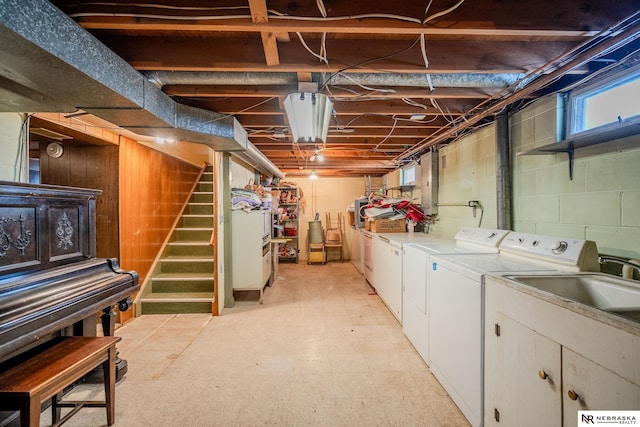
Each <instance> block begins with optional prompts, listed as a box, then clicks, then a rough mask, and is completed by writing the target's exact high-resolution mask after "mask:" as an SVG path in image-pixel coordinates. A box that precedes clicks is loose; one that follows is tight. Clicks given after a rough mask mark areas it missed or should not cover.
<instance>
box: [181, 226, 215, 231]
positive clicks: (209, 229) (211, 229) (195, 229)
mask: <svg viewBox="0 0 640 427" xmlns="http://www.w3.org/2000/svg"><path fill="white" fill-rule="evenodd" d="M175 230H189V231H213V227H184V226H183V227H176V228H175Z"/></svg>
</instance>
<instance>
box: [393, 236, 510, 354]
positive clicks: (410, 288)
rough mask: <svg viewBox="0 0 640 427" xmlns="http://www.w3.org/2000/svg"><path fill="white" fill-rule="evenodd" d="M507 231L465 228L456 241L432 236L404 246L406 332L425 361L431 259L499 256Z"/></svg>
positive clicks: (404, 315) (427, 336) (404, 326)
mask: <svg viewBox="0 0 640 427" xmlns="http://www.w3.org/2000/svg"><path fill="white" fill-rule="evenodd" d="M508 233H509V231H507V230H497V229H486V228H474V227H465V228H462V229H461V230H460V231H459V232H458V233H457V234H456V236H455V238H454V239H443V238H437V237H432V238H431V239H429V240H428V241H426V242H422V243H411V244H405V245H404V246H403V249H402V251H403V257H402V330H403V332H404V334H405V335H406V336H407V338H408V339H409V341H411V344H413V346H414V347H415V349H416V350H417V351H418V353H419V354H420V356H422V359H424V361H425V362H427V363H429V356H428V355H429V316H428V311H427V292H428V287H429V282H428V276H427V268H428V266H429V256H430V255H431V254H441V253H478V254H480V253H487V254H489V253H497V252H498V245H499V244H500V242H501V241H502V239H504V237H505V236H506V235H507V234H508Z"/></svg>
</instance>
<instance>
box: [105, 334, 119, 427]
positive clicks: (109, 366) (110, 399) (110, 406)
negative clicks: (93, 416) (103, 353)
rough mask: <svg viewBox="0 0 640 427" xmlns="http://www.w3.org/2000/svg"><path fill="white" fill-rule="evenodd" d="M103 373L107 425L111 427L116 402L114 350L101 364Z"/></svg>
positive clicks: (114, 349) (111, 349)
mask: <svg viewBox="0 0 640 427" xmlns="http://www.w3.org/2000/svg"><path fill="white" fill-rule="evenodd" d="M102 371H103V372H104V395H105V407H106V410H107V425H108V426H112V425H113V421H114V419H115V412H116V411H115V403H116V402H115V400H116V348H115V346H113V347H111V348H110V349H109V358H108V359H107V360H106V361H105V362H104V363H103V364H102Z"/></svg>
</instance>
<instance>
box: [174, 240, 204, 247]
mask: <svg viewBox="0 0 640 427" xmlns="http://www.w3.org/2000/svg"><path fill="white" fill-rule="evenodd" d="M169 245H171V246H209V241H208V240H207V241H204V240H174V241H173V242H169Z"/></svg>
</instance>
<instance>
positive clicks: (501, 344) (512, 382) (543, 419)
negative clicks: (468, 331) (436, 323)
mask: <svg viewBox="0 0 640 427" xmlns="http://www.w3.org/2000/svg"><path fill="white" fill-rule="evenodd" d="M496 323H497V324H498V325H499V328H500V332H499V333H500V336H499V337H498V336H496V335H495V333H496V331H495V329H496V326H495V324H496ZM496 323H493V324H492V326H493V329H494V330H492V331H489V332H487V335H486V339H487V340H488V341H490V342H491V345H490V347H491V350H490V349H489V348H488V347H487V346H485V357H486V360H487V364H491V365H492V368H493V369H492V372H493V374H492V375H491V376H489V375H488V374H487V375H485V400H486V405H485V418H490V419H488V420H487V421H486V422H485V425H486V426H490V425H496V426H522V427H526V426H531V427H534V426H535V427H537V426H549V427H552V426H559V425H560V420H561V418H562V407H561V404H562V399H560V393H561V391H562V388H561V387H562V384H561V378H560V377H561V369H562V368H561V347H560V345H559V344H558V343H556V342H554V341H552V340H550V339H548V338H547V337H545V336H543V335H541V334H538V333H536V332H535V331H533V330H531V329H529V328H528V327H526V326H524V325H522V324H520V323H518V322H516V321H515V320H512V319H510V318H509V317H506V316H504V315H502V314H500V313H498V314H497V322H496ZM487 345H489V343H487ZM494 369H495V370H494ZM541 372H543V373H544V374H543V376H545V375H546V376H547V378H546V379H543V378H541V377H540V373H541ZM487 406H490V407H491V409H490V412H487ZM542 408H544V409H542ZM498 422H499V423H498Z"/></svg>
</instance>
